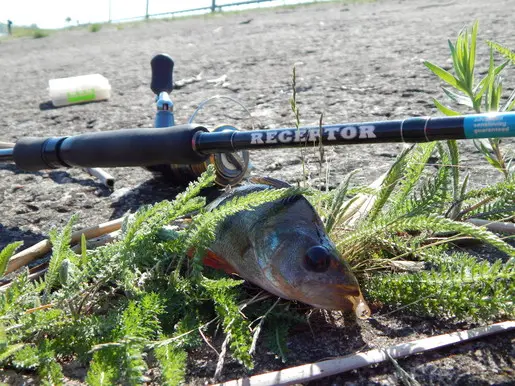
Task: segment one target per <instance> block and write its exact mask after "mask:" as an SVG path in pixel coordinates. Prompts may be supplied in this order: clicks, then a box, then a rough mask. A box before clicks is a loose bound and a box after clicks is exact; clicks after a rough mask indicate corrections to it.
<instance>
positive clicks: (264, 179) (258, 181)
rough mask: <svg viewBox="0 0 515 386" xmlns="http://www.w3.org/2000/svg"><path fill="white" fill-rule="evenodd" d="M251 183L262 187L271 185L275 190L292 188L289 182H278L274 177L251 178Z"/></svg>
mask: <svg viewBox="0 0 515 386" xmlns="http://www.w3.org/2000/svg"><path fill="white" fill-rule="evenodd" d="M249 181H250V182H252V183H253V184H262V185H269V186H273V187H274V188H278V189H281V188H291V185H290V184H289V183H287V182H284V181H281V180H277V179H275V178H272V177H251V178H250V179H249Z"/></svg>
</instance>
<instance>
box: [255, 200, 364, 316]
mask: <svg viewBox="0 0 515 386" xmlns="http://www.w3.org/2000/svg"><path fill="white" fill-rule="evenodd" d="M279 216H282V218H281V217H279V218H273V219H270V220H271V221H269V224H268V226H267V227H266V228H267V229H266V231H267V234H266V236H265V242H264V243H262V248H261V250H258V251H257V253H259V254H261V256H262V258H261V259H260V260H261V261H263V262H265V264H264V265H263V266H262V267H263V269H264V271H265V275H266V276H267V278H268V280H269V281H270V282H271V283H272V284H273V287H274V290H273V291H272V292H274V293H276V294H277V295H279V296H281V297H284V298H287V299H294V300H299V301H301V302H304V303H307V304H309V305H311V306H314V307H317V308H323V309H331V310H346V311H351V310H352V311H354V313H355V314H356V316H357V317H359V318H361V319H366V318H368V317H369V316H370V309H369V308H368V306H367V304H366V302H365V300H364V298H363V295H362V293H361V290H360V287H359V283H358V281H357V279H356V277H355V276H354V274H353V273H352V270H351V268H350V266H349V264H348V262H346V261H345V260H344V259H343V257H342V256H341V254H340V253H339V252H338V250H337V249H336V246H335V245H334V244H333V243H332V241H331V240H330V239H329V237H328V236H327V234H326V232H325V229H324V226H323V224H322V221H321V220H320V218H319V216H318V214H317V213H316V211H315V210H314V208H313V207H312V206H311V204H309V202H308V201H307V200H306V199H305V198H304V197H302V198H299V199H298V200H296V201H295V202H294V203H293V204H291V206H290V207H289V208H287V209H286V210H285V211H284V213H282V214H280V215H279Z"/></svg>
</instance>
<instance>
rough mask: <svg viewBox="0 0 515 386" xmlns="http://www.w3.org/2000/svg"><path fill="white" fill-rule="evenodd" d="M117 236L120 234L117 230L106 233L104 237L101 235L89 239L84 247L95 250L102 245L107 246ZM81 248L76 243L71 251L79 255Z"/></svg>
mask: <svg viewBox="0 0 515 386" xmlns="http://www.w3.org/2000/svg"><path fill="white" fill-rule="evenodd" d="M119 234H120V231H119V230H118V231H114V232H111V233H106V234H105V235H102V236H99V237H95V238H92V239H89V240H88V242H87V245H86V247H87V248H88V249H95V248H98V247H100V246H102V245H106V244H109V243H110V242H112V241H114V240H115V239H116V237H117V236H118V235H119ZM81 248H82V245H81V244H80V243H78V244H76V245H74V246H73V247H72V251H73V252H75V253H79V254H80V251H81Z"/></svg>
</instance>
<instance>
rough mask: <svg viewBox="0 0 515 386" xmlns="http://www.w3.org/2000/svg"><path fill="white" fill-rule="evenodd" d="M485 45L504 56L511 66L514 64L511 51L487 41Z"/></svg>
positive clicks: (514, 57) (513, 54) (514, 54)
mask: <svg viewBox="0 0 515 386" xmlns="http://www.w3.org/2000/svg"><path fill="white" fill-rule="evenodd" d="M487 44H488V45H489V46H490V48H493V49H494V50H496V51H497V52H498V53H500V54H501V55H502V56H504V57H505V58H506V59H508V60H509V61H511V62H512V63H513V64H515V52H513V51H511V50H510V49H509V48H508V47H505V46H503V45H501V44H499V43H496V42H492V41H490V40H489V41H487Z"/></svg>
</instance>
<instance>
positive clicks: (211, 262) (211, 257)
mask: <svg viewBox="0 0 515 386" xmlns="http://www.w3.org/2000/svg"><path fill="white" fill-rule="evenodd" d="M202 263H203V264H204V265H205V266H207V267H211V268H214V269H219V270H223V271H225V272H227V273H228V274H232V273H237V272H236V270H235V269H234V268H233V266H232V265H231V264H229V263H228V262H227V261H225V259H223V258H221V257H220V256H218V255H216V254H215V253H214V252H213V251H211V250H209V249H208V250H207V253H206V256H204V259H203V260H202Z"/></svg>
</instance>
